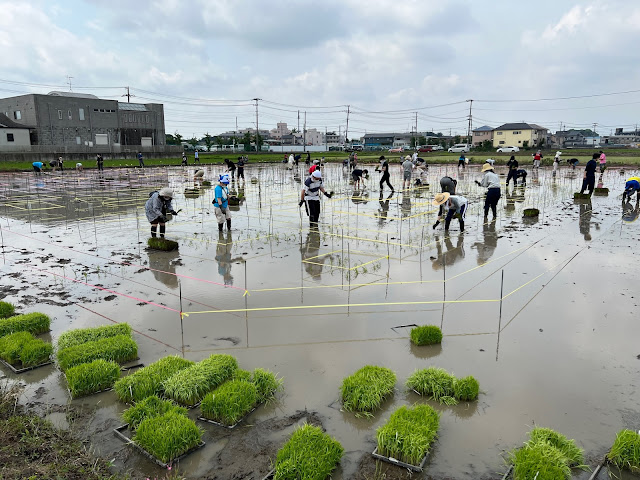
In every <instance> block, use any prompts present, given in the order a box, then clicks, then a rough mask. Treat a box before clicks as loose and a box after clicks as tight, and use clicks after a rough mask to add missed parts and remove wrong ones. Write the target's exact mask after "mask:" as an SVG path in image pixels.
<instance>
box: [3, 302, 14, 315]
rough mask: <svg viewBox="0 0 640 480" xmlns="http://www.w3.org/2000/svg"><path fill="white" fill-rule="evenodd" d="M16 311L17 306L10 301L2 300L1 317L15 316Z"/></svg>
mask: <svg viewBox="0 0 640 480" xmlns="http://www.w3.org/2000/svg"><path fill="white" fill-rule="evenodd" d="M15 313H16V307H15V306H14V305H13V304H11V303H9V302H3V301H0V318H9V317H13V315H15Z"/></svg>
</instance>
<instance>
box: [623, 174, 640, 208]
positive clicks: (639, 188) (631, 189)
mask: <svg viewBox="0 0 640 480" xmlns="http://www.w3.org/2000/svg"><path fill="white" fill-rule="evenodd" d="M634 193H635V194H636V198H640V177H630V178H629V179H627V183H625V184H624V192H623V193H622V201H623V202H624V198H625V197H627V199H629V200H631V196H632V195H633V194H634Z"/></svg>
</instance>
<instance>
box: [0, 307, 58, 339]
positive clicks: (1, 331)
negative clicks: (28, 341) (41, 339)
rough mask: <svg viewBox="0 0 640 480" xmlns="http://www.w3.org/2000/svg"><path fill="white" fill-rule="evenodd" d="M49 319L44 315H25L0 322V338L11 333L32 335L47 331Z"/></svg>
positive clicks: (35, 313)
mask: <svg viewBox="0 0 640 480" xmlns="http://www.w3.org/2000/svg"><path fill="white" fill-rule="evenodd" d="M50 325H51V319H50V318H49V317H48V316H47V315H45V314H44V313H37V312H33V313H25V314H24V315H16V316H15V317H9V318H5V319H2V320H0V337H4V336H5V335H9V334H10V333H13V332H29V333H33V334H34V335H38V334H39V333H44V332H48V331H49V327H50Z"/></svg>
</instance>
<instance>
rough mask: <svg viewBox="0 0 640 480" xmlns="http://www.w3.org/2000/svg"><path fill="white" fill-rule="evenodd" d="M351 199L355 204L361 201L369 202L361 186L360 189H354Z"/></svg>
mask: <svg viewBox="0 0 640 480" xmlns="http://www.w3.org/2000/svg"><path fill="white" fill-rule="evenodd" d="M351 201H352V202H353V203H355V204H356V205H358V204H360V203H362V204H363V205H364V204H366V203H367V202H369V198H368V197H367V193H366V190H365V189H364V188H362V190H354V191H353V194H352V195H351Z"/></svg>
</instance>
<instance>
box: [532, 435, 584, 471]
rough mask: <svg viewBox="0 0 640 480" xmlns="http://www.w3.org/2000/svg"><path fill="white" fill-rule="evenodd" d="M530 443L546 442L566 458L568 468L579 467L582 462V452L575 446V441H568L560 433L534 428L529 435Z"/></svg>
mask: <svg viewBox="0 0 640 480" xmlns="http://www.w3.org/2000/svg"><path fill="white" fill-rule="evenodd" d="M529 439H530V442H531V443H541V442H546V443H548V444H549V445H551V446H552V447H555V448H557V449H558V450H560V453H562V455H564V457H565V458H566V461H567V464H568V465H569V466H574V465H581V464H582V462H583V450H582V449H581V448H579V447H578V446H577V445H576V442H575V440H569V439H568V438H567V437H565V436H564V435H562V434H561V433H558V432H556V431H555V430H551V429H550V428H543V427H535V428H534V429H533V430H531V432H530V433H529Z"/></svg>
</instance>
